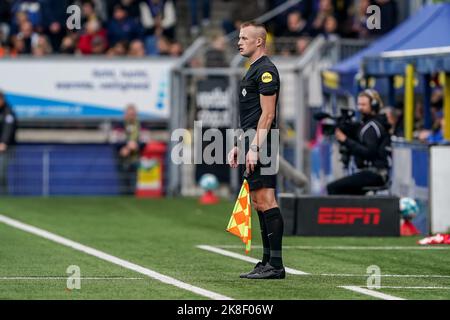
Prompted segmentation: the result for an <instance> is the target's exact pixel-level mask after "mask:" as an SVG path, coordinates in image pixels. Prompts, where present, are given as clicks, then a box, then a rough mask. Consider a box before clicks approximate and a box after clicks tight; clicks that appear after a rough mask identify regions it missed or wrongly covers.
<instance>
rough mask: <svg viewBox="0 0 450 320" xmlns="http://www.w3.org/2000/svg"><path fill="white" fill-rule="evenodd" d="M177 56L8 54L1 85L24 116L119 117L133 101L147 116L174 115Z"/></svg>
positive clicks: (0, 62)
mask: <svg viewBox="0 0 450 320" xmlns="http://www.w3.org/2000/svg"><path fill="white" fill-rule="evenodd" d="M175 61H176V59H165V58H163V59H139V60H137V59H113V58H84V59H76V58H74V59H64V58H58V59H55V58H46V59H27V58H25V59H3V60H0V90H2V91H4V92H5V94H6V98H7V101H8V102H9V103H10V104H11V105H12V107H13V108H14V110H15V112H16V113H17V116H18V118H19V119H61V120H64V119H76V118H90V119H97V118H102V119H103V118H116V117H121V116H122V115H123V110H124V108H125V106H126V105H128V104H134V105H135V106H136V108H137V110H138V112H139V116H140V117H141V118H142V119H155V120H165V119H168V118H169V114H170V105H169V97H170V71H171V68H172V67H173V66H174V63H175Z"/></svg>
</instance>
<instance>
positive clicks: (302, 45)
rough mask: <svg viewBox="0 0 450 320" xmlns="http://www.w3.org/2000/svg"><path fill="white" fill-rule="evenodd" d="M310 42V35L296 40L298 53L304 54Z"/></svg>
mask: <svg viewBox="0 0 450 320" xmlns="http://www.w3.org/2000/svg"><path fill="white" fill-rule="evenodd" d="M310 42H311V38H309V37H300V38H299V39H297V41H296V42H295V49H296V54H298V55H302V54H303V53H304V52H305V50H306V48H307V47H308V46H309V43H310Z"/></svg>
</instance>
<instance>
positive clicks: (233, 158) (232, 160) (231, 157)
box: [228, 147, 239, 168]
mask: <svg viewBox="0 0 450 320" xmlns="http://www.w3.org/2000/svg"><path fill="white" fill-rule="evenodd" d="M238 153H239V148H238V147H233V149H231V151H230V152H228V163H229V164H230V167H231V168H237V167H238V161H237V157H238Z"/></svg>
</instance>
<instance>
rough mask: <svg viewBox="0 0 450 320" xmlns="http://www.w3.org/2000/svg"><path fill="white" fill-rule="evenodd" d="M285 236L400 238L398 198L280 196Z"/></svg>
mask: <svg viewBox="0 0 450 320" xmlns="http://www.w3.org/2000/svg"><path fill="white" fill-rule="evenodd" d="M279 200H280V207H281V208H282V211H283V216H285V217H286V220H285V229H286V231H287V232H286V233H287V235H300V236H337V237H340V236H366V237H367V236H369V237H370V236H377V237H383V236H385V237H386V236H390V237H395V236H399V235H400V212H399V209H398V201H399V199H398V198H397V197H392V196H319V197H316V196H297V197H295V196H289V195H288V194H283V195H282V196H280V199H279Z"/></svg>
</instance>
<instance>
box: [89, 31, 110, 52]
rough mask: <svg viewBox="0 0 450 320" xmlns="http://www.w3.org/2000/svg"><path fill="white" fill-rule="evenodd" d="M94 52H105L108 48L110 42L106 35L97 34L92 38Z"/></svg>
mask: <svg viewBox="0 0 450 320" xmlns="http://www.w3.org/2000/svg"><path fill="white" fill-rule="evenodd" d="M91 44H92V54H97V55H98V54H104V53H105V52H106V50H107V49H108V42H107V40H106V38H105V37H103V36H101V35H95V36H94V37H93V38H92V43H91Z"/></svg>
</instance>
